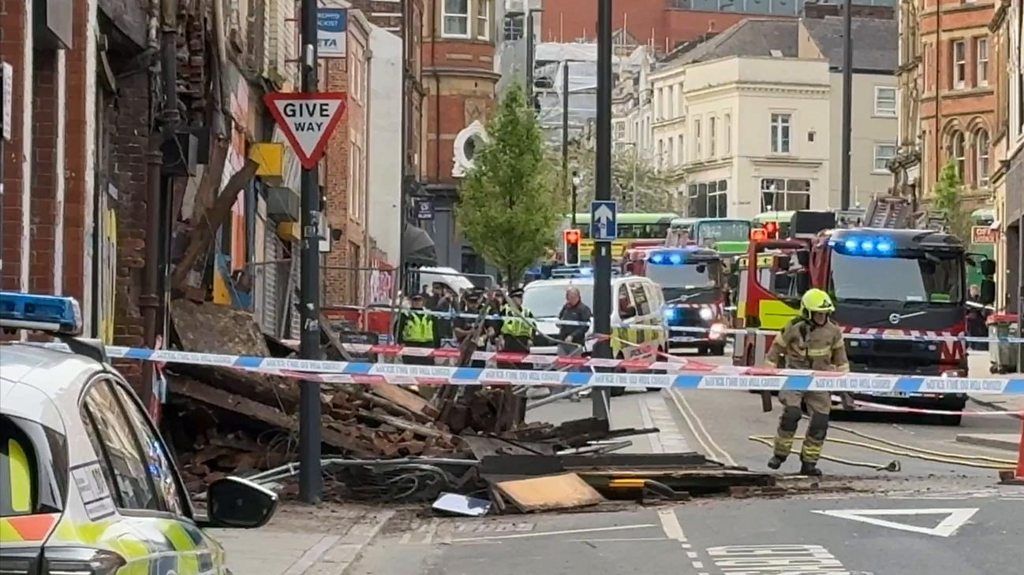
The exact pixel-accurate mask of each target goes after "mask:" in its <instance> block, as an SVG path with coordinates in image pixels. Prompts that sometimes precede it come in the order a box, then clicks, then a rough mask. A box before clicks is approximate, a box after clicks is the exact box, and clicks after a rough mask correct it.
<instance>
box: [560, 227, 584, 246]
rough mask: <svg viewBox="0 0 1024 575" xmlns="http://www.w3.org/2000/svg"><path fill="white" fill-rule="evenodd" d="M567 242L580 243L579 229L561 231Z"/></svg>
mask: <svg viewBox="0 0 1024 575" xmlns="http://www.w3.org/2000/svg"><path fill="white" fill-rule="evenodd" d="M562 233H563V235H564V238H565V243H567V244H578V243H580V231H579V230H565V231H564V232H562Z"/></svg>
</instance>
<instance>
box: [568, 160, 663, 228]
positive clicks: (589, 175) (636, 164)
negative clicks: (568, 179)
mask: <svg viewBox="0 0 1024 575" xmlns="http://www.w3.org/2000/svg"><path fill="white" fill-rule="evenodd" d="M595 165H596V157H595V151H594V149H593V147H592V146H589V147H588V146H574V147H573V148H571V149H570V153H569V170H570V171H571V170H573V169H575V170H576V171H577V172H578V173H579V175H580V177H581V178H582V180H583V183H582V184H581V185H580V186H579V190H578V192H577V195H578V198H577V203H576V206H577V211H579V212H585V211H587V210H588V209H589V206H590V201H591V200H593V199H594V188H595V185H594V169H595ZM634 183H635V186H634ZM634 188H635V191H634ZM678 189H679V183H675V182H673V181H672V180H671V179H669V178H668V177H666V175H665V174H664V173H663V172H661V171H659V170H658V169H657V168H655V167H654V165H653V164H652V163H651V162H649V161H647V160H646V159H645V158H644V157H643V156H642V155H640V154H637V152H636V147H635V146H632V147H630V148H627V149H625V150H622V151H619V150H615V151H613V152H612V198H613V199H615V200H618V202H619V210H620V211H623V212H648V213H655V212H674V211H677V210H678V209H679V207H680V206H679V205H677V204H678V197H679V194H678V192H677V190H678ZM566 198H568V195H566ZM634 207H635V208H636V209H634ZM566 211H567V212H568V211H569V209H568V208H566Z"/></svg>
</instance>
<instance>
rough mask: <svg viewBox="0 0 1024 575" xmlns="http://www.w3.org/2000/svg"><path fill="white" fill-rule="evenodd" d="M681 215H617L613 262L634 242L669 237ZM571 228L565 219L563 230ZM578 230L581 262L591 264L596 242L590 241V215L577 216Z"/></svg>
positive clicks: (568, 220) (568, 219)
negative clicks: (671, 227) (671, 226)
mask: <svg viewBox="0 0 1024 575" xmlns="http://www.w3.org/2000/svg"><path fill="white" fill-rule="evenodd" d="M678 217H679V214H672V213H668V212H666V213H660V214H637V213H619V214H617V215H616V218H615V221H616V229H615V231H616V236H617V239H616V240H615V241H614V242H612V260H613V261H618V260H619V259H620V258H622V255H623V254H624V253H625V252H626V248H627V247H629V244H630V243H631V242H633V241H634V240H664V239H665V237H666V236H668V230H669V226H670V225H671V223H672V220H674V219H677V218H678ZM570 227H571V220H570V218H569V217H568V216H567V217H566V218H565V226H564V227H563V228H562V229H568V228H570ZM576 229H578V230H579V231H580V237H581V238H582V239H581V240H580V260H581V261H585V262H589V261H590V255H591V254H592V253H593V251H594V241H593V240H592V239H590V214H576Z"/></svg>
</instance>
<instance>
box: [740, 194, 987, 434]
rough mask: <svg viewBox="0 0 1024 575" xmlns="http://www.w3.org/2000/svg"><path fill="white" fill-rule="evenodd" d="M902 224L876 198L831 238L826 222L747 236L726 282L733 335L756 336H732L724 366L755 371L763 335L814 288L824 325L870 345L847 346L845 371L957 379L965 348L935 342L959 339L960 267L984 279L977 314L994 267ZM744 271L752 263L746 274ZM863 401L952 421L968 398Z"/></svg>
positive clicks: (803, 220)
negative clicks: (825, 315) (825, 311)
mask: <svg viewBox="0 0 1024 575" xmlns="http://www.w3.org/2000/svg"><path fill="white" fill-rule="evenodd" d="M910 215H911V214H910V208H909V205H908V204H906V202H905V201H904V200H903V199H902V198H881V199H879V200H876V201H875V202H873V203H872V205H871V207H869V209H868V210H867V213H866V217H865V221H866V223H868V226H869V227H855V228H847V229H835V223H836V216H835V214H833V213H830V212H797V213H795V214H794V216H793V220H792V223H791V227H790V235H791V237H790V238H787V239H780V238H778V237H764V236H765V233H764V232H760V233H758V234H756V237H755V234H752V239H751V242H750V247H749V250H748V252H747V256H746V258H744V259H743V261H741V265H740V268H739V273H738V274H737V280H736V282H734V283H738V284H739V285H737V286H735V287H736V288H737V291H738V293H739V297H738V300H739V301H738V302H737V303H738V306H737V307H738V313H737V319H736V327H739V328H759V330H758V331H757V332H750V333H748V334H743V335H740V336H737V339H736V344H735V348H734V352H733V363H734V364H736V365H761V364H763V362H764V357H765V354H766V353H767V351H768V348H769V347H770V345H771V342H772V340H773V339H774V334H773V333H771V331H773V330H780V329H781V328H782V327H783V326H784V325H785V324H786V323H787V322H788V321H789V320H790V319H792V318H793V317H796V316H797V314H798V313H799V306H800V299H799V298H800V295H802V294H803V293H804V292H805V291H806V290H807V289H810V288H812V287H815V288H820V289H824V290H826V291H828V292H829V293H830V294H831V295H832V297H833V300H834V302H835V305H836V312H835V314H834V315H833V320H834V321H836V322H837V323H838V324H839V325H840V326H841V327H842V328H843V331H845V332H847V333H850V334H861V335H871V336H875V337H872V338H848V339H847V341H846V350H847V354H848V356H849V359H850V369H851V370H852V371H854V372H870V373H892V374H903V375H919V376H932V377H946V376H954V377H966V376H967V354H966V352H965V349H964V344H963V343H962V342H959V341H955V340H951V339H945V340H943V339H939V338H941V337H946V338H949V337H950V336H960V335H963V334H964V333H965V331H966V316H967V309H968V308H967V286H966V266H967V264H971V265H979V266H980V268H981V271H982V274H983V275H985V276H986V279H985V280H983V281H982V285H981V291H982V298H981V299H982V302H983V303H985V304H989V303H992V301H993V300H994V299H995V297H994V295H995V293H994V292H995V285H994V282H992V280H991V275H992V274H993V273H994V272H995V264H994V262H993V261H992V260H988V259H984V260H981V261H975V258H974V256H973V255H972V254H968V253H967V252H966V250H965V248H964V245H963V243H962V242H961V241H960V240H959V239H957V238H956V237H955V236H953V235H951V234H949V233H946V232H943V231H939V230H935V229H907V228H906V227H905V226H904V225H903V224H905V223H906V222H909V219H910ZM750 262H755V264H754V266H753V270H754V273H752V271H751V269H750ZM886 336H890V337H889V338H887V337H886ZM893 336H896V337H893ZM906 336H923V337H927V338H934V339H931V340H928V341H920V340H917V339H914V340H912V339H910V338H907V337H906ZM872 400H873V401H879V402H885V403H895V404H901V405H910V406H919V405H937V406H938V407H939V408H941V409H945V410H950V411H961V410H962V409H963V407H964V406H965V405H966V401H967V397H966V395H962V394H927V395H926V394H921V395H910V394H905V393H893V394H890V395H884V396H881V395H873V396H872ZM943 422H944V423H947V424H951V425H958V424H959V423H960V416H959V415H948V416H944V417H943Z"/></svg>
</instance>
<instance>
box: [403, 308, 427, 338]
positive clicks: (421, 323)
mask: <svg viewBox="0 0 1024 575" xmlns="http://www.w3.org/2000/svg"><path fill="white" fill-rule="evenodd" d="M402 313H403V314H404V315H405V318H404V320H405V321H404V322H403V326H402V333H401V334H400V336H401V338H402V342H404V343H432V342H433V341H434V318H433V317H431V316H430V315H428V314H426V313H423V312H415V311H406V312H402Z"/></svg>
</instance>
